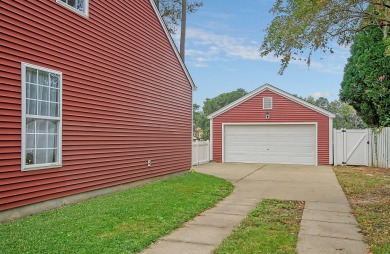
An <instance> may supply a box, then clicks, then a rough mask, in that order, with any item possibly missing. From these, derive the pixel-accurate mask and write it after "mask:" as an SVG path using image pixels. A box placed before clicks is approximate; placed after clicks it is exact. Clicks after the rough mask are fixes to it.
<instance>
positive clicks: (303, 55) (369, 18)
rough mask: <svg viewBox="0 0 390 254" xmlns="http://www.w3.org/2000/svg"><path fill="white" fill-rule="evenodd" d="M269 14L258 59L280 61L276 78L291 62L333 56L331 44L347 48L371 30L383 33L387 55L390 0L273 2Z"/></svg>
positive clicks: (293, 0)
mask: <svg viewBox="0 0 390 254" xmlns="http://www.w3.org/2000/svg"><path fill="white" fill-rule="evenodd" d="M270 12H271V13H272V14H274V15H275V18H274V19H273V21H272V22H271V24H270V25H269V26H268V27H267V29H266V36H265V38H264V41H263V43H262V45H261V47H260V52H261V53H260V55H261V56H266V55H268V54H273V55H275V56H276V57H280V58H281V68H280V70H279V74H283V72H284V70H285V69H286V67H287V66H288V64H289V62H290V61H291V60H305V61H306V63H307V64H308V65H310V58H311V55H312V53H313V52H314V51H317V50H320V51H323V52H324V53H325V52H331V53H333V50H332V48H331V47H329V44H330V42H333V41H337V43H338V44H339V45H345V44H349V43H351V42H352V41H353V38H354V36H355V35H356V34H357V33H358V32H360V31H362V30H365V29H368V28H370V27H379V28H380V29H381V30H382V38H383V39H384V40H385V41H386V43H388V50H389V51H390V40H388V39H387V35H388V33H389V28H390V0H310V1H308V0H276V3H275V5H274V6H273V7H272V9H271V10H270ZM388 53H390V52H388Z"/></svg>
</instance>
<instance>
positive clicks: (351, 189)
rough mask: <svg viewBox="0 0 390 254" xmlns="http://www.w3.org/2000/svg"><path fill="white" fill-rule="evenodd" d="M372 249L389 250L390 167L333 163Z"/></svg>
mask: <svg viewBox="0 0 390 254" xmlns="http://www.w3.org/2000/svg"><path fill="white" fill-rule="evenodd" d="M334 171H335V173H336V176H337V178H338V180H339V183H340V185H341V186H342V188H343V190H344V192H345V194H346V195H347V198H348V201H349V203H350V205H351V208H352V210H353V212H354V215H355V217H356V220H357V221H358V223H359V227H360V229H361V230H362V232H363V234H364V238H365V241H366V243H367V244H368V245H369V247H370V250H371V253H376V254H380V253H383V254H384V253H386V254H388V253H390V169H381V168H370V167H334Z"/></svg>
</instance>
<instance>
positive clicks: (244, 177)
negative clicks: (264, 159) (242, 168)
mask: <svg viewBox="0 0 390 254" xmlns="http://www.w3.org/2000/svg"><path fill="white" fill-rule="evenodd" d="M267 165H268V164H264V165H263V166H261V167H260V168H258V169H256V170H255V171H253V172H251V173H249V174H247V175H246V176H243V177H242V178H240V179H238V180H237V181H235V182H234V183H238V182H239V181H241V180H242V179H244V178H246V177H248V176H250V175H252V174H254V173H256V172H257V171H259V170H260V169H262V168H264V167H265V166H267Z"/></svg>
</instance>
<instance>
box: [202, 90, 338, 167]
mask: <svg viewBox="0 0 390 254" xmlns="http://www.w3.org/2000/svg"><path fill="white" fill-rule="evenodd" d="M334 117H335V116H334V115H333V114H332V113H330V112H328V111H325V110H323V109H321V108H319V107H316V106H314V105H312V104H310V103H308V102H306V101H304V100H302V99H299V98H297V97H296V96H293V95H291V94H289V93H286V92H284V91H282V90H280V89H278V88H276V87H274V86H271V85H268V84H266V85H263V86H261V87H259V88H258V89H256V90H254V91H252V92H251V93H249V94H247V95H246V96H244V97H242V98H240V99H239V100H237V101H235V102H233V103H231V104H229V105H227V106H226V107H224V108H222V109H220V110H218V111H216V112H215V113H213V114H211V115H209V117H208V118H209V119H210V134H211V136H210V139H211V151H212V153H211V156H212V158H211V159H212V160H215V161H217V162H247V163H282V164H304V165H318V164H331V163H333V158H332V157H333V155H332V125H333V118H334Z"/></svg>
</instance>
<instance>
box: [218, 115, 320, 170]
mask: <svg viewBox="0 0 390 254" xmlns="http://www.w3.org/2000/svg"><path fill="white" fill-rule="evenodd" d="M228 125H243V126H244V125H314V127H315V149H316V151H315V153H314V156H315V158H314V161H315V166H318V123H317V122H273V123H245V122H244V123H222V163H224V162H225V126H228ZM211 143H212V142H211Z"/></svg>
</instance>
